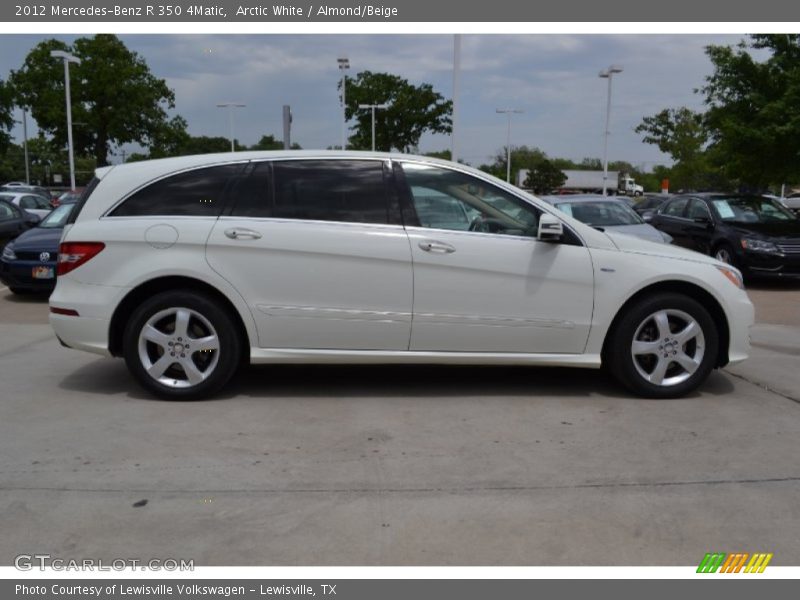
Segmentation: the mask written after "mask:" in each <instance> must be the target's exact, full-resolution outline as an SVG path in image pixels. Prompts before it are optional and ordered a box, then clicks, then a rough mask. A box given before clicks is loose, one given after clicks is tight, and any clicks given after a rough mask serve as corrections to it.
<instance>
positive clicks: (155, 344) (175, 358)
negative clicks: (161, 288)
mask: <svg viewBox="0 0 800 600" xmlns="http://www.w3.org/2000/svg"><path fill="white" fill-rule="evenodd" d="M237 332H238V328H237V327H236V324H235V322H234V320H233V319H232V318H231V315H230V314H229V313H228V311H227V310H226V309H225V307H223V306H222V305H221V304H220V303H219V302H217V301H216V300H214V299H213V298H211V297H209V296H207V295H205V294H200V293H197V292H190V291H175V292H164V293H161V294H157V295H156V296H153V297H152V298H150V299H149V300H147V301H146V302H144V303H143V304H141V305H140V306H139V308H137V309H136V310H135V311H134V313H133V315H132V316H131V318H130V320H129V321H128V323H127V325H126V328H125V333H124V337H123V354H124V356H125V363H126V364H127V365H128V369H129V370H130V371H131V373H133V375H134V376H135V377H136V379H137V380H138V381H139V383H140V384H141V385H142V386H144V387H145V388H146V389H148V390H149V391H151V392H153V393H154V394H155V395H157V396H159V397H161V398H165V399H172V400H195V399H199V398H204V397H208V396H210V395H212V394H214V393H216V392H218V391H219V390H220V389H221V388H222V387H223V386H224V385H225V384H226V383H227V382H228V381H229V380H230V378H231V377H232V376H233V374H234V373H235V372H236V368H237V366H238V365H239V357H240V356H241V344H242V341H241V340H240V336H239V335H238V333H237Z"/></svg>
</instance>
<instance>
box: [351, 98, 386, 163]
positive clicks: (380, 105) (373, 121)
mask: <svg viewBox="0 0 800 600" xmlns="http://www.w3.org/2000/svg"><path fill="white" fill-rule="evenodd" d="M358 108H361V109H368V108H369V109H371V110H372V151H373V152H375V109H376V108H389V105H388V104H359V105H358Z"/></svg>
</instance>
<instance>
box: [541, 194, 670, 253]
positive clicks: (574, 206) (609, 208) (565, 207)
mask: <svg viewBox="0 0 800 600" xmlns="http://www.w3.org/2000/svg"><path fill="white" fill-rule="evenodd" d="M540 198H541V199H542V200H544V201H545V202H548V203H550V204H552V205H553V206H555V207H556V208H557V209H559V210H560V211H561V212H565V213H567V214H568V215H570V216H572V217H574V218H576V219H578V220H579V221H581V222H583V223H586V224H587V225H591V226H592V227H595V228H597V229H600V230H605V229H612V230H614V231H615V232H617V233H625V234H627V235H632V236H635V237H638V238H642V239H645V240H648V241H651V242H658V243H661V244H670V243H672V236H670V235H669V234H667V233H664V232H663V231H659V230H658V229H656V228H655V227H653V226H652V225H648V224H647V223H645V222H644V220H643V219H642V217H640V216H639V215H638V214H636V211H634V210H633V209H632V208H631V207H630V205H629V204H628V203H627V202H624V201H623V200H618V199H616V198H614V197H610V196H601V195H599V194H580V195H576V196H540Z"/></svg>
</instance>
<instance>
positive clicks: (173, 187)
mask: <svg viewBox="0 0 800 600" xmlns="http://www.w3.org/2000/svg"><path fill="white" fill-rule="evenodd" d="M242 168H243V165H242V164H230V165H219V166H215V167H205V168H202V169H194V170H191V171H184V172H182V173H178V174H176V175H171V176H169V177H165V178H164V179H160V180H158V181H156V182H155V183H151V184H150V185H148V186H146V187H144V188H142V189H140V190H138V191H137V192H134V193H133V194H132V195H131V196H129V197H128V198H127V199H126V200H125V201H123V203H122V204H120V205H119V206H118V207H117V208H115V209H114V210H113V211H112V212H111V215H110V216H112V217H140V216H197V217H208V216H217V215H219V213H220V211H221V210H222V202H223V198H224V194H225V189H226V187H227V186H228V184H229V183H230V182H231V181H232V180H233V178H234V177H235V176H236V175H237V174H238V173H239V172H240V171H241V170H242Z"/></svg>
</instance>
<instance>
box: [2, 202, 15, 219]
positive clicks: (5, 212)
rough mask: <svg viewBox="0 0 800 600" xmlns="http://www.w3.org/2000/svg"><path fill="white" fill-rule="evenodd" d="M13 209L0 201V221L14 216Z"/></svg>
mask: <svg viewBox="0 0 800 600" xmlns="http://www.w3.org/2000/svg"><path fill="white" fill-rule="evenodd" d="M16 216H17V215H16V214H14V209H13V208H11V206H9V205H8V204H6V203H5V202H0V221H9V220H11V219H13V218H14V217H16Z"/></svg>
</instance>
